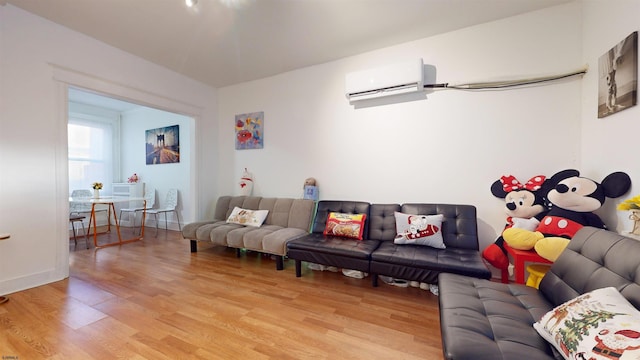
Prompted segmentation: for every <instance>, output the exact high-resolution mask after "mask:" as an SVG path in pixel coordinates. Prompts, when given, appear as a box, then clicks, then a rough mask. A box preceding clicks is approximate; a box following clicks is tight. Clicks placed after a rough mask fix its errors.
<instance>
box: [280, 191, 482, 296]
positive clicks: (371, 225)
mask: <svg viewBox="0 0 640 360" xmlns="http://www.w3.org/2000/svg"><path fill="white" fill-rule="evenodd" d="M396 211H397V212H403V213H409V214H419V215H436V214H442V215H444V221H443V223H442V233H443V238H444V243H445V245H446V249H436V248H432V247H429V246H421V245H408V244H405V245H398V244H395V243H394V241H393V240H394V238H395V237H396V234H397V232H396V221H395V217H394V213H395V212H396ZM331 212H339V213H349V214H366V215H367V220H366V221H365V227H364V232H363V240H354V239H349V238H344V237H338V236H333V235H323V231H324V229H325V226H326V222H327V216H328V215H329V213H331ZM287 247H288V248H289V250H288V252H287V255H288V257H289V258H290V259H294V260H295V264H296V276H297V277H300V276H301V275H302V262H303V261H306V262H310V263H318V264H323V265H329V266H336V267H339V268H344V269H353V270H359V271H362V272H365V273H370V274H371V283H372V285H373V286H377V285H378V276H379V275H384V276H390V277H393V278H396V279H403V280H408V281H418V282H424V283H429V284H437V282H438V275H439V274H440V273H443V272H451V273H455V274H462V275H467V276H474V277H478V278H484V279H489V278H490V277H491V272H490V271H489V270H488V269H487V266H486V265H485V264H484V261H483V260H482V256H481V254H480V252H479V250H478V247H479V245H478V229H477V218H476V208H475V207H474V206H471V205H454V204H418V203H413V204H403V205H400V204H370V203H368V202H362V201H341V200H322V201H320V202H318V206H317V214H316V217H315V221H314V224H313V227H312V231H311V233H310V234H308V235H305V236H302V237H299V238H297V239H295V240H292V241H289V242H288V243H287Z"/></svg>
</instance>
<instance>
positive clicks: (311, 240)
mask: <svg viewBox="0 0 640 360" xmlns="http://www.w3.org/2000/svg"><path fill="white" fill-rule="evenodd" d="M379 245H380V241H378V240H354V239H348V238H340V237H335V236H325V235H322V234H318V233H312V234H308V235H305V236H303V237H300V238H298V239H296V240H295V241H293V242H290V245H289V251H291V250H299V251H313V252H317V253H323V254H332V255H336V256H345V257H352V258H356V259H365V260H368V259H370V258H371V253H372V252H373V251H374V250H375V249H377V248H378V246H379Z"/></svg>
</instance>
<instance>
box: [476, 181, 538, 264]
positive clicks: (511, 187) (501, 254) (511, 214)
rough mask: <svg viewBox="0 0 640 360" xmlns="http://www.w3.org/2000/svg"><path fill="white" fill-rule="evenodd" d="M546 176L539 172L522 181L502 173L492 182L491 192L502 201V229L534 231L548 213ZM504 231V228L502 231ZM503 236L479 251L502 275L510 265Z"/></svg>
mask: <svg viewBox="0 0 640 360" xmlns="http://www.w3.org/2000/svg"><path fill="white" fill-rule="evenodd" d="M544 181H545V176H543V175H538V176H534V177H532V178H531V179H530V180H529V181H527V182H526V183H524V184H522V183H520V181H518V180H517V179H516V178H515V177H514V176H513V175H508V176H502V177H501V178H500V180H497V181H495V182H494V183H493V184H492V185H491V193H492V194H493V195H494V196H495V197H498V198H501V199H504V201H505V212H506V213H507V215H508V217H507V224H506V225H505V227H504V229H510V228H521V229H528V230H534V229H535V228H536V227H537V226H538V224H539V223H540V220H541V219H542V218H543V217H544V215H545V214H546V213H547V211H548V208H547V206H546V205H545V200H544V198H543V197H542V194H541V193H542V191H540V189H542V185H543V183H544ZM503 231H504V230H503ZM503 244H504V238H503V237H502V235H500V237H498V239H496V241H495V242H494V243H493V244H491V245H489V246H488V247H487V248H485V249H484V251H483V252H482V257H483V258H484V259H485V260H487V262H489V264H491V265H493V266H494V267H496V268H498V269H500V270H502V272H503V276H504V274H506V271H507V269H508V268H509V257H508V256H507V251H506V250H505V249H504V246H503Z"/></svg>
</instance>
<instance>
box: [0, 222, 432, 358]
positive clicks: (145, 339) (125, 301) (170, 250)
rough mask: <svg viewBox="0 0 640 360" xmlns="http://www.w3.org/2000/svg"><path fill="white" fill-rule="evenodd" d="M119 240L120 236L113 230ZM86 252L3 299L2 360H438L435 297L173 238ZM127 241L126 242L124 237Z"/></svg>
mask: <svg viewBox="0 0 640 360" xmlns="http://www.w3.org/2000/svg"><path fill="white" fill-rule="evenodd" d="M124 231H130V229H127V230H124ZM153 235H154V231H153V229H151V231H148V232H147V233H146V237H145V239H144V240H143V241H141V242H137V243H130V244H126V245H122V246H117V247H109V248H103V249H98V250H96V249H94V248H93V245H91V249H89V250H87V249H85V247H84V239H82V241H78V246H77V248H76V247H75V246H74V245H73V241H71V242H70V247H69V249H70V253H71V255H70V266H71V268H70V277H69V278H68V279H65V280H63V281H58V282H55V283H51V284H48V285H45V286H40V287H37V288H33V289H29V290H25V291H21V292H17V293H14V294H9V299H10V300H9V301H8V302H6V303H4V304H2V305H0V356H1V358H2V359H20V360H28V359H29V360H30V359H115V358H118V359H368V360H373V359H442V350H441V339H440V323H439V318H438V298H437V297H436V296H434V295H433V294H431V293H430V292H429V291H425V290H420V289H419V288H411V287H408V288H399V287H395V286H391V285H386V284H383V283H382V282H381V284H380V286H379V287H378V288H373V287H372V286H371V281H370V278H369V277H367V278H365V279H362V280H360V279H353V278H348V277H346V276H344V275H342V274H341V273H332V272H320V271H311V270H309V269H307V268H306V266H305V268H304V270H303V276H302V277H301V278H296V277H295V269H294V263H293V261H291V260H288V261H286V262H285V270H283V271H276V270H275V261H274V260H271V259H270V258H269V257H267V256H264V255H261V254H258V253H253V252H251V253H247V254H244V255H243V256H242V257H241V258H237V257H236V255H235V251H234V250H232V249H227V248H224V247H214V246H211V245H210V244H206V243H200V244H199V251H198V253H195V254H192V253H190V252H189V243H188V240H184V239H182V237H181V235H180V233H178V232H173V231H169V232H165V231H163V230H160V232H159V235H158V238H154V237H153ZM125 236H126V235H125Z"/></svg>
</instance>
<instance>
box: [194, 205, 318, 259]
mask: <svg viewBox="0 0 640 360" xmlns="http://www.w3.org/2000/svg"><path fill="white" fill-rule="evenodd" d="M236 206H237V207H240V208H242V209H248V210H268V211H269V213H268V215H267V218H266V219H265V221H264V223H263V224H262V226H260V227H250V226H242V225H237V224H230V223H227V221H226V220H227V219H228V217H229V215H230V214H231V212H232V211H233V209H234V208H235V207H236ZM314 210H315V202H314V201H312V200H303V199H292V198H267V197H257V196H221V197H220V198H218V201H217V202H216V208H215V213H214V219H213V220H209V221H199V222H194V223H190V224H187V225H185V226H184V227H183V228H182V236H183V237H184V238H185V239H189V240H191V252H197V251H198V241H207V242H211V243H213V244H215V245H220V246H227V247H231V248H235V249H236V251H237V254H238V256H240V254H241V251H240V250H241V249H247V250H253V251H258V252H261V253H266V254H273V255H276V256H277V258H276V259H277V260H276V269H277V270H282V269H283V268H284V256H286V254H287V242H289V241H291V240H293V239H295V238H297V237H300V236H303V235H305V234H308V233H309V228H310V226H311V221H312V218H313V214H314Z"/></svg>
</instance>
